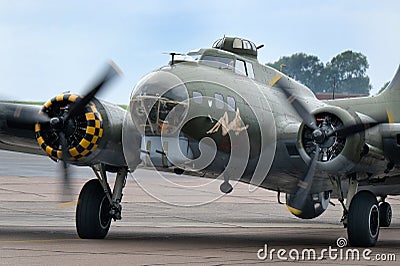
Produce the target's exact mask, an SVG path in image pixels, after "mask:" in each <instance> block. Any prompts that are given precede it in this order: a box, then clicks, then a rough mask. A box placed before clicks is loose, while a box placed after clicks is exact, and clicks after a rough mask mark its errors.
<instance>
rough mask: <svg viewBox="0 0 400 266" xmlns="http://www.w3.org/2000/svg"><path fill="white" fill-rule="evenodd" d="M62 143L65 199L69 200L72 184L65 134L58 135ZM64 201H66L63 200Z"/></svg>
mask: <svg viewBox="0 0 400 266" xmlns="http://www.w3.org/2000/svg"><path fill="white" fill-rule="evenodd" d="M58 135H59V137H60V142H61V150H62V154H61V161H62V166H61V167H62V173H63V188H62V190H63V196H64V198H65V199H69V198H70V197H71V184H70V179H69V170H68V162H67V161H68V155H67V154H68V143H67V139H66V137H65V133H64V132H62V131H61V132H59V133H58ZM63 200H64V199H63Z"/></svg>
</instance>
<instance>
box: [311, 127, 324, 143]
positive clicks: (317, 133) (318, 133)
mask: <svg viewBox="0 0 400 266" xmlns="http://www.w3.org/2000/svg"><path fill="white" fill-rule="evenodd" d="M312 136H313V139H314V141H315V142H316V143H318V144H322V143H323V142H324V141H325V137H326V135H325V132H324V131H323V130H321V129H320V128H317V129H316V130H314V131H313V133H312Z"/></svg>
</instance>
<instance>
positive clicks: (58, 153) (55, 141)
mask: <svg viewBox="0 0 400 266" xmlns="http://www.w3.org/2000/svg"><path fill="white" fill-rule="evenodd" d="M79 97H80V96H78V95H75V94H69V93H64V94H60V95H58V96H56V97H54V98H52V99H50V100H49V101H47V102H46V103H45V104H44V106H43V107H42V109H41V111H40V112H42V113H44V114H47V115H48V116H49V117H50V118H52V117H61V116H63V115H64V114H65V113H67V112H68V109H69V106H70V105H71V104H72V103H73V102H75V101H77V100H78V99H79ZM65 123H66V124H65V125H64V129H63V131H64V133H65V135H66V139H67V144H68V157H67V158H68V160H71V161H77V160H82V159H83V158H86V157H88V156H89V155H90V154H91V153H92V152H93V151H94V150H96V148H97V147H98V143H99V140H100V139H101V137H102V136H103V119H102V117H101V114H100V112H98V111H97V109H96V105H95V104H94V103H92V102H90V103H89V104H87V105H86V106H85V108H84V110H83V111H82V112H81V113H79V114H77V115H75V116H74V117H71V118H70V119H69V120H68V121H65ZM35 133H36V139H37V141H38V143H39V145H40V147H41V148H42V149H43V150H44V151H45V152H46V153H47V154H48V155H49V156H50V157H51V158H53V159H61V158H62V146H61V141H60V138H59V135H58V133H57V132H56V131H54V130H53V129H52V128H51V127H50V125H46V124H36V125H35Z"/></svg>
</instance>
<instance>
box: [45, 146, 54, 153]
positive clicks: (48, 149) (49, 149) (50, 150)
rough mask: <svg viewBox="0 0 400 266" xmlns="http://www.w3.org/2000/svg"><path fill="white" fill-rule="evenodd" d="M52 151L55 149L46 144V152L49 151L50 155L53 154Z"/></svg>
mask: <svg viewBox="0 0 400 266" xmlns="http://www.w3.org/2000/svg"><path fill="white" fill-rule="evenodd" d="M52 151H53V148H52V147H50V146H46V152H47V154H48V155H51V153H52Z"/></svg>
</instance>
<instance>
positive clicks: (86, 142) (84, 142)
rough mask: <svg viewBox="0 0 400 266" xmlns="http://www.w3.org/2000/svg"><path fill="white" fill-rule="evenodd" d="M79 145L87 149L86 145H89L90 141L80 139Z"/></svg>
mask: <svg viewBox="0 0 400 266" xmlns="http://www.w3.org/2000/svg"><path fill="white" fill-rule="evenodd" d="M79 145H81V146H82V147H83V148H85V149H87V147H88V146H89V145H90V142H89V141H87V140H86V139H83V140H81V142H79Z"/></svg>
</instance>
